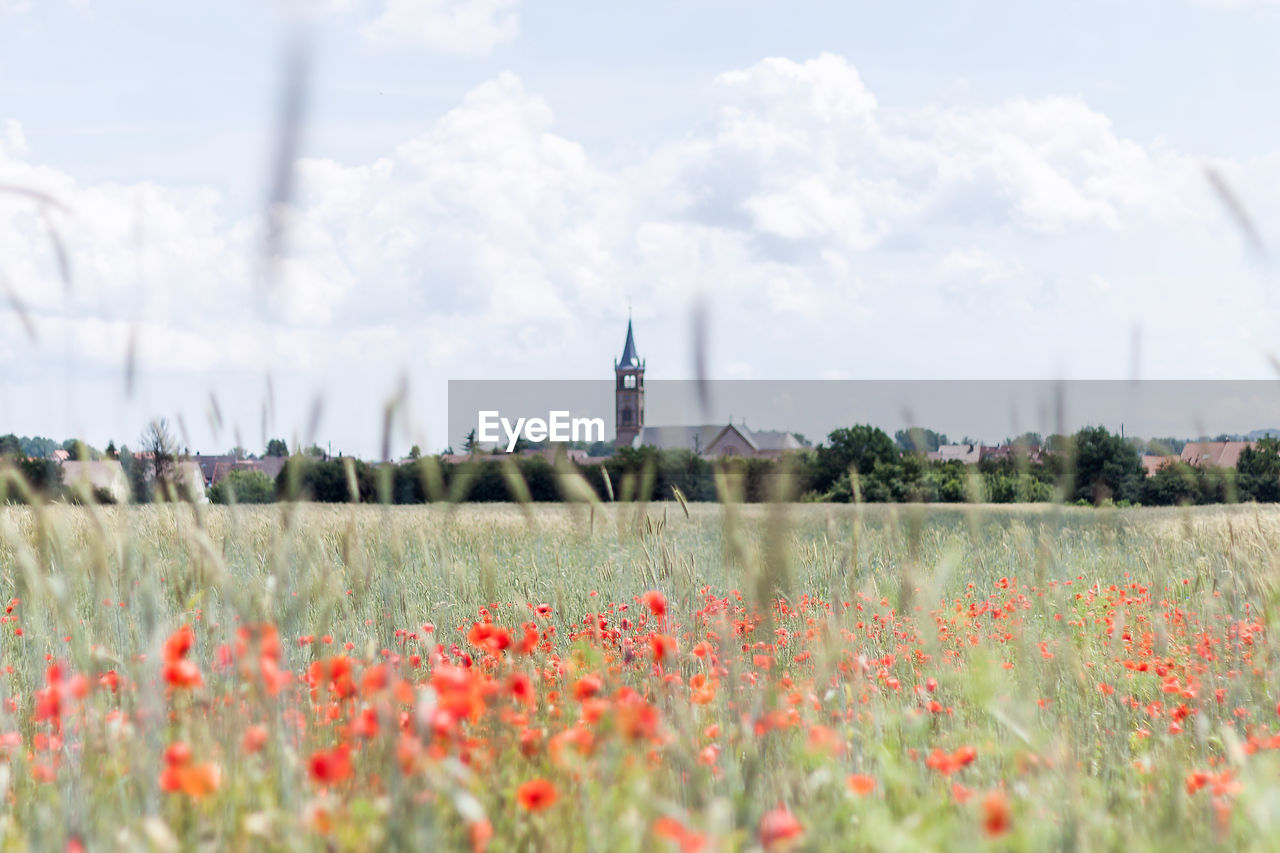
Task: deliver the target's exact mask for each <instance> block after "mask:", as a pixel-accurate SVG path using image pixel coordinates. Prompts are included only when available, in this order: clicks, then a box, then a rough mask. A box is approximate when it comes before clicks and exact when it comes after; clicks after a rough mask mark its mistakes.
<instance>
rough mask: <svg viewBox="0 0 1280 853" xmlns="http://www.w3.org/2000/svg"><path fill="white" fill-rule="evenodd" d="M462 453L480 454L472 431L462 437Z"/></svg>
mask: <svg viewBox="0 0 1280 853" xmlns="http://www.w3.org/2000/svg"><path fill="white" fill-rule="evenodd" d="M462 452H463V453H479V452H480V442H479V440H477V439H476V431H475V430H474V429H473V430H471V432H469V433H467V434H466V436H465V437H463V439H462Z"/></svg>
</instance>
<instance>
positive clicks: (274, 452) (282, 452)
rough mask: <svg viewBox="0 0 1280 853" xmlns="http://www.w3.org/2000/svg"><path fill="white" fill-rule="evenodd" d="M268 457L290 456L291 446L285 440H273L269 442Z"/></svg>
mask: <svg viewBox="0 0 1280 853" xmlns="http://www.w3.org/2000/svg"><path fill="white" fill-rule="evenodd" d="M266 455H267V456H278V457H279V456H288V455H289V445H287V444H285V441H284V439H283V438H273V439H271V440H270V441H268V442H267V454H266Z"/></svg>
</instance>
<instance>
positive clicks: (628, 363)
mask: <svg viewBox="0 0 1280 853" xmlns="http://www.w3.org/2000/svg"><path fill="white" fill-rule="evenodd" d="M641 366H642V365H641V363H640V356H638V355H636V339H635V336H634V335H633V334H632V333H631V320H630V319H628V320H627V342H626V344H625V345H624V346H623V347H622V358H620V359H618V367H620V368H628V367H636V368H638V367H641Z"/></svg>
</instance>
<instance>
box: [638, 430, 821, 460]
mask: <svg viewBox="0 0 1280 853" xmlns="http://www.w3.org/2000/svg"><path fill="white" fill-rule="evenodd" d="M730 431H733V432H736V433H737V434H738V435H740V436H742V439H743V441H745V442H746V443H747V444H748V445H749V446H750V447H751V449H752V450H754V451H756V452H759V453H765V452H771V451H773V452H777V451H782V450H800V449H801V448H802V447H804V445H802V444H801V443H800V442H799V441H797V440H796V437H795V434H794V433H790V432H786V431H784V430H773V429H769V430H753V429H749V428H748V427H747V426H746V425H745V424H701V425H698V426H645V427H641V428H640V433H639V434H638V435H637V436H636V437H635V438H634V439H633V440H632V442H631V446H632V447H645V446H650V447H656V448H658V449H659V450H676V449H680V450H692V451H694V452H695V453H708V452H711V453H714V452H715V446H716V444H717V443H718V442H719V441H720V438H721V437H722V435H723V434H725V433H727V432H730Z"/></svg>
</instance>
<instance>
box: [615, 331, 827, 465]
mask: <svg viewBox="0 0 1280 853" xmlns="http://www.w3.org/2000/svg"><path fill="white" fill-rule="evenodd" d="M644 366H645V363H644V360H643V359H641V358H640V356H639V354H638V353H637V351H636V339H635V332H634V331H633V330H632V328H631V320H630V318H628V319H627V341H626V343H625V344H623V346H622V358H620V359H618V360H617V361H615V362H614V363H613V374H614V379H615V384H614V392H613V393H614V417H615V418H616V420H615V421H614V423H615V424H616V425H617V434H616V438H615V440H614V447H616V448H622V447H656V448H658V449H659V450H675V449H682V450H691V451H693V452H694V453H697V454H698V455H699V456H702V457H704V458H707V459H713V458H716V457H720V456H761V457H767V458H777V457H779V456H781V455H782V454H784V453H786V452H788V451H792V450H800V449H802V448H803V446H804V445H802V444H801V443H800V441H799V440H798V439H797V438H796V437H795V435H794V434H793V433H790V432H786V431H784V430H753V429H750V428H749V427H747V425H746V424H745V423H741V424H735V423H728V424H703V425H701V426H647V425H646V424H645V422H644Z"/></svg>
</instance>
